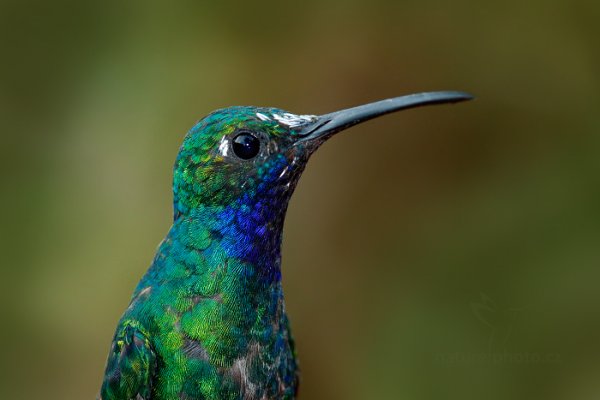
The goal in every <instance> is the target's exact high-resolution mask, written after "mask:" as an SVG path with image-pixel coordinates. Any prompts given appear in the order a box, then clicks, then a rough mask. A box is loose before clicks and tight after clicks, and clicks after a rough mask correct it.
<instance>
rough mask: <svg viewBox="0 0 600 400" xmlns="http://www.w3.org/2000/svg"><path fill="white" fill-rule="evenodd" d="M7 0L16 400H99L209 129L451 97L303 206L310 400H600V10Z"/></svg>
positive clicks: (301, 331) (295, 287) (4, 315)
mask: <svg viewBox="0 0 600 400" xmlns="http://www.w3.org/2000/svg"><path fill="white" fill-rule="evenodd" d="M0 4H1V5H0V32H1V35H0V36H1V39H0V41H1V43H2V53H1V56H2V62H1V63H0V71H1V78H0V79H1V81H0V84H1V87H0V117H1V120H0V121H1V136H0V140H1V147H0V151H1V158H0V163H1V166H2V168H1V172H0V173H1V176H2V184H1V185H0V190H1V191H2V192H1V196H0V206H1V207H0V213H1V215H2V222H1V227H2V229H1V231H0V235H1V236H0V243H1V246H2V249H1V251H2V262H1V263H0V265H1V269H0V271H1V277H0V312H1V320H0V321H1V322H0V323H1V327H0V343H1V344H2V350H1V352H0V354H1V356H0V398H2V399H45V400H53V399H90V398H95V395H96V393H97V390H98V387H99V383H100V380H101V376H102V373H103V369H104V363H105V357H106V354H107V351H108V347H109V342H110V339H111V337H112V334H113V329H114V326H115V324H116V322H117V320H118V318H119V316H120V314H121V312H122V311H123V310H124V308H125V307H126V306H127V303H128V301H129V296H130V294H131V291H132V290H133V288H134V286H135V284H136V282H137V280H138V279H139V278H140V276H141V275H142V274H143V273H144V271H145V269H146V268H147V266H148V265H149V263H150V261H151V259H152V257H153V254H154V251H155V248H156V246H157V244H158V243H159V241H160V240H161V239H162V237H163V236H164V234H165V233H166V232H167V230H168V228H169V225H170V219H171V187H170V184H171V168H172V163H173V161H174V158H175V155H176V152H177V149H178V146H179V144H180V141H181V140H182V138H183V135H184V134H185V132H186V131H187V129H189V128H190V127H191V126H192V125H193V124H194V122H195V121H196V120H197V119H199V118H200V117H202V116H203V115H205V114H207V113H208V112H210V111H212V110H213V109H216V108H220V107H225V106H228V105H241V104H253V105H267V106H278V107H281V108H285V109H288V110H290V111H294V112H298V113H324V112H329V111H333V110H336V109H339V108H342V107H348V106H352V105H356V104H361V103H364V102H368V101H373V100H377V99H381V98H385V97H391V96H396V95H399V94H405V93H411V92H418V91H427V90H441V89H457V90H466V91H469V92H472V93H473V94H475V95H476V96H477V100H476V101H475V102H471V103H468V104H461V105H456V106H443V107H433V108H427V109H419V110H411V111H406V112H403V113H401V114H394V115H392V116H387V117H385V118H382V119H378V120H375V121H372V122H369V123H367V124H364V125H360V126H358V127H356V128H353V129H352V130H350V131H348V132H345V133H344V134H343V135H339V136H338V137H336V138H334V139H333V140H331V141H330V142H328V143H327V144H326V145H325V146H323V148H322V149H320V150H319V152H318V153H317V154H316V155H315V156H314V157H313V159H312V160H311V163H310V165H309V167H308V168H307V170H306V172H305V174H304V177H303V178H302V180H301V182H300V185H299V186H298V188H297V191H296V195H295V197H294V198H293V200H292V202H291V204H290V209H289V213H288V217H287V220H286V227H285V229H286V232H285V234H286V235H285V244H284V271H283V273H284V282H285V289H286V296H287V307H288V310H289V313H290V315H291V320H292V328H293V331H294V333H295V336H296V340H297V343H298V348H299V354H300V357H301V367H302V370H303V380H302V384H301V389H300V390H301V398H302V399H315V400H316V399H347V400H351V399H454V398H457V399H482V398H484V399H489V400H495V399H546V400H554V399H556V400H559V399H569V400H588V399H598V398H600V362H599V356H600V290H598V285H599V283H600V160H599V157H600V115H599V110H600V108H599V106H600V74H599V72H600V46H599V39H598V38H600V25H599V24H598V20H599V18H600V5H599V3H598V2H596V1H585V0H574V1H573V0H571V1H567V0H529V1H515V0H505V1H484V2H476V1H466V0H458V1H453V2H440V1H434V0H418V1H417V0H406V1H391V0H390V1H385V0H371V1H368V2H367V1H333V0H332V1H324V0H321V1H312V0H308V1H304V2H301V3H298V2H297V3H291V2H290V3H284V2H280V1H262V2H237V3H231V2H226V1H223V2H210V3H208V2H193V1H181V2H161V1H128V2H122V1H104V2H82V1H65V0H59V1H53V2H46V1H16V0H2V2H1V3H0Z"/></svg>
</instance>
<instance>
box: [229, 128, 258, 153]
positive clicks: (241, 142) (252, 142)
mask: <svg viewBox="0 0 600 400" xmlns="http://www.w3.org/2000/svg"><path fill="white" fill-rule="evenodd" d="M232 147H233V152H234V153H235V155H236V156H238V157H239V158H241V159H242V160H249V159H251V158H254V157H256V155H257V154H258V151H259V150H260V140H258V138H257V137H256V136H254V135H253V134H251V133H250V132H242V133H240V134H239V135H237V136H236V137H234V138H233V143H232Z"/></svg>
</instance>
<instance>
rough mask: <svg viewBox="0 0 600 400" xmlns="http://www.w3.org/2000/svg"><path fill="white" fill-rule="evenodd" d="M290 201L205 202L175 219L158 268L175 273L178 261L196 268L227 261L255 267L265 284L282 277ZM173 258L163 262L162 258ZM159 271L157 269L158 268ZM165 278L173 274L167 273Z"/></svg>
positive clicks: (256, 272) (161, 250) (157, 261)
mask: <svg viewBox="0 0 600 400" xmlns="http://www.w3.org/2000/svg"><path fill="white" fill-rule="evenodd" d="M286 208H287V202H286V203H285V204H268V203H267V202H265V201H263V200H261V199H257V200H255V201H245V202H241V201H238V202H234V203H231V204H227V205H219V206H200V207H197V208H195V209H193V210H191V211H190V212H189V213H188V214H186V215H180V216H179V217H178V218H177V219H175V221H174V223H173V226H172V228H171V229H170V231H169V233H168V235H167V237H166V238H165V240H164V241H163V243H162V244H161V247H160V248H159V252H158V254H157V258H156V259H155V260H154V263H153V264H155V265H153V267H154V268H153V269H160V270H162V271H161V273H160V275H163V274H172V271H171V270H172V269H173V268H172V265H169V264H173V261H175V264H177V265H179V264H183V265H184V266H185V268H186V270H188V271H190V272H192V273H197V272H202V270H205V269H206V268H207V266H208V268H209V269H210V268H211V266H214V265H218V264H220V263H223V262H225V261H226V260H231V261H235V262H236V263H242V264H244V265H247V266H248V268H252V270H253V273H254V274H255V275H254V279H260V280H261V281H262V284H263V285H272V284H279V283H280V281H281V268H280V266H281V241H282V231H283V220H284V217H285V211H286ZM165 257H166V258H169V259H170V260H171V262H169V263H168V264H167V265H165V266H164V268H163V267H161V264H164V263H163V262H161V258H165ZM156 272H158V271H156ZM165 278H168V277H167V276H165Z"/></svg>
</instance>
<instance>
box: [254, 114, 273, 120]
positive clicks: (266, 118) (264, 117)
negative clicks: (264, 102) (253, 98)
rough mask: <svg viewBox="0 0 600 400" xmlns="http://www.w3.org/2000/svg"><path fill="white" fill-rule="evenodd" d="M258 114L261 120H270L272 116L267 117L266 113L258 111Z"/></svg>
mask: <svg viewBox="0 0 600 400" xmlns="http://www.w3.org/2000/svg"><path fill="white" fill-rule="evenodd" d="M256 116H257V117H258V118H260V120H261V121H270V120H271V118H269V117H267V116H266V115H265V114H263V113H256Z"/></svg>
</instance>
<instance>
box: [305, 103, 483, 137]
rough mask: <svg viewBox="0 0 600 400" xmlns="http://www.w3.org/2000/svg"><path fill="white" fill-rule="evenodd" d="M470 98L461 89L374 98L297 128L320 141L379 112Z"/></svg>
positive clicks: (390, 111) (322, 116)
mask: <svg viewBox="0 0 600 400" xmlns="http://www.w3.org/2000/svg"><path fill="white" fill-rule="evenodd" d="M472 98H473V96H471V95H470V94H468V93H464V92H428V93H417V94H410V95H407V96H400V97H394V98H392V99H387V100H381V101H376V102H374V103H369V104H364V105H362V106H357V107H352V108H348V109H345V110H341V111H336V112H332V113H329V114H324V115H321V116H319V117H317V119H316V120H315V121H314V122H312V123H310V124H308V125H305V126H303V127H302V130H301V131H300V132H299V136H301V137H302V138H301V139H300V140H299V141H305V140H313V139H318V140H317V141H319V142H320V141H323V140H325V139H327V138H328V137H330V136H331V135H333V134H335V133H336V132H339V131H342V130H344V129H347V128H350V127H351V126H354V125H356V124H360V123H361V122H365V121H368V120H370V119H373V118H377V117H379V116H381V115H385V114H389V113H392V112H395V111H400V110H406V109H408V108H414V107H421V106H426V105H430V104H444V103H457V102H460V101H465V100H471V99H472Z"/></svg>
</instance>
